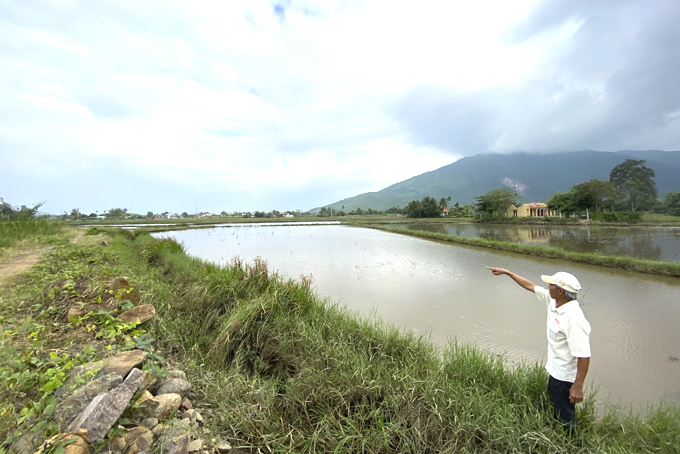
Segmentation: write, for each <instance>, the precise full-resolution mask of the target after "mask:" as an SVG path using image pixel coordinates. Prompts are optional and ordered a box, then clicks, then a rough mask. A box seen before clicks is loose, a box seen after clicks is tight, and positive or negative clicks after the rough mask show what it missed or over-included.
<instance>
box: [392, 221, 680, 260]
mask: <svg viewBox="0 0 680 454" xmlns="http://www.w3.org/2000/svg"><path fill="white" fill-rule="evenodd" d="M381 227H387V228H391V229H409V230H424V231H427V232H435V233H444V234H447V235H457V236H462V237H466V238H484V239H487V240H495V241H511V242H514V243H522V244H537V245H542V246H553V247H558V248H560V249H563V250H565V251H570V252H592V253H598V254H602V255H629V256H631V257H638V258H641V259H648V260H661V261H673V262H680V227H661V226H637V227H636V226H632V227H631V226H625V227H612V226H597V225H595V226H593V225H590V226H572V225H536V224H531V225H508V224H460V223H453V222H442V223H425V222H413V223H391V224H381Z"/></svg>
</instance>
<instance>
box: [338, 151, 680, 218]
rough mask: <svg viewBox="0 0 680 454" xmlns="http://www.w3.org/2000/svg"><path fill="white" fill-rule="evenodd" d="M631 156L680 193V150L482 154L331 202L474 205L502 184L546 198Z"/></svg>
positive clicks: (661, 184)
mask: <svg viewBox="0 0 680 454" xmlns="http://www.w3.org/2000/svg"><path fill="white" fill-rule="evenodd" d="M628 158H635V159H644V160H646V165H647V166H648V167H649V168H651V169H652V170H654V172H655V173H656V177H655V181H656V185H657V188H658V190H659V197H660V198H663V197H664V196H665V194H666V193H668V192H669V191H680V178H678V175H679V174H680V151H654V150H650V151H620V152H616V153H614V152H601V151H590V150H588V151H577V152H563V153H552V154H535V153H514V154H497V153H482V154H478V155H475V156H469V157H465V158H462V159H460V160H458V161H456V162H454V163H452V164H449V165H447V166H444V167H441V168H439V169H436V170H433V171H431V172H426V173H423V174H422V175H418V176H415V177H413V178H410V179H408V180H405V181H402V182H399V183H396V184H393V185H391V186H389V187H387V188H385V189H382V190H380V191H377V192H370V193H365V194H360V195H357V196H354V197H350V198H347V199H344V200H340V201H338V202H335V203H332V204H330V205H327V206H329V207H332V208H333V209H336V210H344V211H346V212H349V211H354V210H356V209H357V208H362V209H364V210H365V209H367V208H372V209H374V210H387V209H388V208H390V207H393V206H402V207H403V206H406V205H407V204H408V203H409V202H410V201H412V200H420V199H422V198H423V197H426V196H429V197H433V198H435V199H437V200H439V199H440V198H442V197H444V198H446V197H451V199H452V203H455V202H459V203H460V204H461V205H467V204H471V203H474V202H475V198H476V197H478V196H480V195H482V194H485V193H487V192H488V191H490V190H492V189H500V188H511V189H516V190H517V192H518V194H520V201H521V202H531V201H537V202H538V201H542V202H545V201H546V200H547V199H548V198H550V197H552V196H553V195H554V194H555V193H556V192H569V189H570V188H571V187H572V186H574V185H576V184H579V183H583V182H584V181H588V180H591V179H598V180H605V181H606V180H608V179H609V173H610V172H611V170H612V169H613V168H614V167H616V166H617V165H619V164H621V163H622V162H624V161H625V160H626V159H628ZM343 207H344V208H343Z"/></svg>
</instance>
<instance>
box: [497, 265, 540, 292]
mask: <svg viewBox="0 0 680 454" xmlns="http://www.w3.org/2000/svg"><path fill="white" fill-rule="evenodd" d="M486 268H487V269H489V270H491V272H492V273H493V275H494V276H502V275H503V274H507V275H508V276H510V278H512V280H513V281H515V282H517V284H518V285H519V286H520V287H522V288H523V289H526V290H529V291H530V292H533V291H534V288H536V284H534V283H533V282H531V281H530V280H529V279H526V278H523V277H522V276H520V275H518V274H515V273H511V272H510V271H508V270H506V269H505V268H492V267H490V266H487V267H486Z"/></svg>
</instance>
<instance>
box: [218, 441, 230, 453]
mask: <svg viewBox="0 0 680 454" xmlns="http://www.w3.org/2000/svg"><path fill="white" fill-rule="evenodd" d="M215 448H216V449H217V451H218V452H219V453H220V454H226V453H228V452H229V451H231V445H230V444H229V443H227V442H226V441H218V442H217V443H215Z"/></svg>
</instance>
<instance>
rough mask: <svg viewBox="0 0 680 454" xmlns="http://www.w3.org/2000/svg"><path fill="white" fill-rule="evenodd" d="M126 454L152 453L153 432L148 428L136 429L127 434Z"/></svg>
mask: <svg viewBox="0 0 680 454" xmlns="http://www.w3.org/2000/svg"><path fill="white" fill-rule="evenodd" d="M125 444H126V451H125V454H137V453H140V452H151V449H152V448H153V432H151V431H150V430H149V429H147V428H146V427H135V428H133V429H130V430H129V431H128V433H127V434H125Z"/></svg>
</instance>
